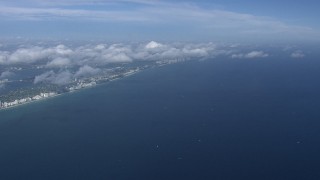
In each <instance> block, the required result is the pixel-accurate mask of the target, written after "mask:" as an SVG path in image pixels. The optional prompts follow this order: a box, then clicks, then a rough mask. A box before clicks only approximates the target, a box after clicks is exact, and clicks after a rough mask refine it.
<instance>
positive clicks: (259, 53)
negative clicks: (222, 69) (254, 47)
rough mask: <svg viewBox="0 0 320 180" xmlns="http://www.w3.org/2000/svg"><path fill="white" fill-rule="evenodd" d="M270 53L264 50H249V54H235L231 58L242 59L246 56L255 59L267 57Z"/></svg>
mask: <svg viewBox="0 0 320 180" xmlns="http://www.w3.org/2000/svg"><path fill="white" fill-rule="evenodd" d="M268 56H269V54H267V53H265V52H263V51H252V52H249V53H247V54H233V55H232V56H231V58H238V59H241V58H246V59H253V58H265V57H268Z"/></svg>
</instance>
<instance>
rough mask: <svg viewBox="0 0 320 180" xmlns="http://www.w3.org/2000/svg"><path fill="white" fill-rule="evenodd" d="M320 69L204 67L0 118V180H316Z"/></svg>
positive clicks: (252, 63) (293, 64) (237, 64)
mask: <svg viewBox="0 0 320 180" xmlns="http://www.w3.org/2000/svg"><path fill="white" fill-rule="evenodd" d="M319 77H320V63H319V62H317V61H316V60H312V59H306V60H293V59H272V57H270V58H265V59H258V60H253V59H251V60H245V59H238V60H234V59H219V58H217V59H212V60H206V61H189V62H184V63H178V64H173V65H167V66H162V67H158V68H152V69H148V70H145V71H142V72H140V73H138V74H135V75H133V76H130V77H126V78H123V79H120V80H117V81H113V82H110V83H107V84H103V85H99V86H97V87H94V88H89V89H84V90H81V91H79V92H75V93H68V94H63V95H61V96H58V97H56V98H51V99H48V100H44V101H39V102H34V103H30V104H27V105H22V106H19V107H16V108H11V109H8V110H3V111H0V143H1V146H0V179H1V180H22V179H23V180H29V179H30V180H38V179H39V180H44V179H45V180H58V179H59V180H62V179H68V180H70V179H77V180H80V179H83V180H88V179H91V180H93V179H99V180H100V179H104V180H117V179H119V180H120V179H121V180H122V179H126V180H127V179H130V180H131V179H137V180H143V179H146V180H171V179H172V180H177V179H183V180H189V179H190V180H195V179H199V180H209V179H210V180H212V179H216V180H219V179H221V180H225V179H230V180H234V179H245V180H250V179H253V180H256V179H259V180H264V179H265V180H271V179H272V180H278V179H279V180H280V179H281V180H283V179H290V180H294V179H297V180H298V179H299V180H300V179H305V180H311V179H320V171H319V169H320V153H319V152H320V111H319V108H320V83H319V81H318V78H319Z"/></svg>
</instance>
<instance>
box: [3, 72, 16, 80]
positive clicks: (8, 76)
mask: <svg viewBox="0 0 320 180" xmlns="http://www.w3.org/2000/svg"><path fill="white" fill-rule="evenodd" d="M13 75H14V73H13V72H10V71H4V72H2V73H1V74H0V80H1V79H6V78H10V77H11V76H13Z"/></svg>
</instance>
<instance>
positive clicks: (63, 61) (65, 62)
mask: <svg viewBox="0 0 320 180" xmlns="http://www.w3.org/2000/svg"><path fill="white" fill-rule="evenodd" d="M70 64H71V61H70V59H68V58H63V57H57V58H55V59H54V60H52V61H50V62H48V63H47V65H46V67H47V68H62V67H67V66H69V65H70Z"/></svg>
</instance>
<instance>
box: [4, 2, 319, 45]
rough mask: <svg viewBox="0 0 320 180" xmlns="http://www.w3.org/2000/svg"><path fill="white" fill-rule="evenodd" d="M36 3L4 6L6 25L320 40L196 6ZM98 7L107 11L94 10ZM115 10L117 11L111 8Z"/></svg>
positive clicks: (310, 33) (314, 34)
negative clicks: (105, 25)
mask: <svg viewBox="0 0 320 180" xmlns="http://www.w3.org/2000/svg"><path fill="white" fill-rule="evenodd" d="M32 2H33V3H31V5H29V6H27V5H26V6H21V5H20V6H18V5H17V4H24V3H23V1H21V3H17V4H14V3H12V4H10V3H6V4H7V5H2V6H0V19H3V20H6V21H8V20H9V21H10V20H12V21H16V20H25V21H35V20H36V21H57V20H58V21H70V20H72V21H82V22H84V21H90V22H92V21H97V22H112V23H113V22H120V23H122V22H132V23H136V24H135V25H137V24H138V25H143V26H148V27H153V26H154V25H160V26H163V25H165V26H168V25H169V26H170V25H176V24H180V25H183V27H190V28H192V29H198V30H202V31H200V32H204V33H203V34H207V35H208V34H217V33H220V34H228V35H233V36H237V37H239V38H241V37H246V39H247V40H248V38H252V37H253V35H255V36H257V35H265V36H259V37H260V39H261V37H266V39H268V37H271V36H272V35H278V36H277V37H281V38H284V37H286V38H294V39H297V36H298V37H299V38H313V39H314V38H319V37H320V33H319V31H318V30H316V29H314V28H311V27H307V26H299V25H291V24H288V23H285V22H282V21H280V20H278V19H275V18H271V17H261V16H255V15H253V14H245V13H238V12H233V11H227V10H221V9H215V8H210V7H201V6H197V5H195V4H197V3H186V2H182V3H176V2H174V3H173V2H172V3H170V2H168V1H146V0H119V1H115V0H112V1H110V0H107V1H103V0H98V1H84V0H76V1H67V0H60V1H48V0H45V1H40V0H32ZM85 4H87V5H91V6H89V8H86V7H85V6H83V5H85ZM128 4H134V5H135V8H128ZM81 5H82V6H81ZM70 6H71V7H72V8H71V7H70ZM98 6H102V7H106V8H92V7H98ZM112 6H115V7H116V8H110V7H112ZM90 7H91V8H90ZM101 9H104V10H101ZM170 28H175V27H174V26H171V27H170ZM128 29H130V28H128ZM175 30H177V29H175ZM175 35H179V33H175ZM247 37H248V38H247Z"/></svg>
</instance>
